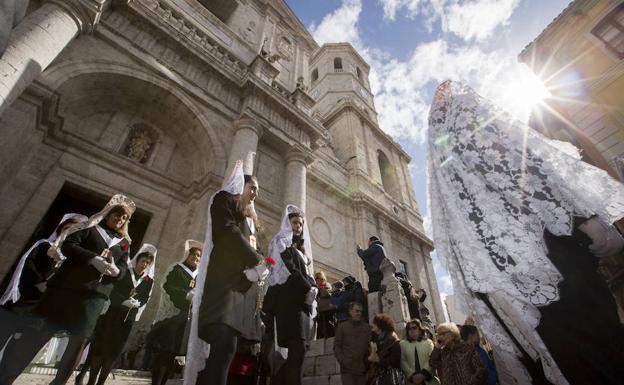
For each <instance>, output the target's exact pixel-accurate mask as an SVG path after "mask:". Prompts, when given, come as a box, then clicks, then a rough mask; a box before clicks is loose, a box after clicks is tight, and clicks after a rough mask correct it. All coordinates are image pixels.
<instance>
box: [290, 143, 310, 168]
mask: <svg viewBox="0 0 624 385" xmlns="http://www.w3.org/2000/svg"><path fill="white" fill-rule="evenodd" d="M284 160H286V163H291V162H299V163H302V164H303V165H304V166H306V167H307V166H308V165H309V164H310V163H312V161H313V160H314V158H313V157H312V153H311V152H310V150H308V149H307V148H305V147H303V146H300V145H294V146H292V147H290V148H289V149H288V151H287V152H286V155H285V156H284Z"/></svg>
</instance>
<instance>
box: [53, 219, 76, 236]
mask: <svg viewBox="0 0 624 385" xmlns="http://www.w3.org/2000/svg"><path fill="white" fill-rule="evenodd" d="M70 223H71V224H74V223H78V219H76V218H67V219H65V220H64V221H63V222H61V223H60V224H59V225H58V226H56V231H55V232H56V236H57V237H58V236H60V235H61V230H63V227H65V226H67V225H68V224H70Z"/></svg>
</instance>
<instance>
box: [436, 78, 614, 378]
mask: <svg viewBox="0 0 624 385" xmlns="http://www.w3.org/2000/svg"><path fill="white" fill-rule="evenodd" d="M428 147H429V154H428V177H429V199H430V205H431V215H432V220H433V235H434V240H435V244H436V250H437V254H438V256H439V257H440V259H441V261H442V262H443V263H444V264H445V265H446V267H447V269H448V271H449V273H450V275H451V278H452V281H453V287H454V292H455V293H457V294H458V297H459V304H460V306H461V307H462V308H463V309H464V311H466V312H467V313H470V314H474V315H475V318H477V320H478V322H479V323H480V325H481V327H482V329H483V332H484V333H485V334H486V336H487V338H488V340H489V341H491V343H492V344H493V345H495V346H496V348H497V349H499V351H500V353H501V355H503V356H504V357H505V361H506V362H505V364H506V366H507V368H508V370H510V371H512V372H514V374H515V375H516V376H517V377H516V378H517V379H518V380H519V381H520V382H521V383H524V381H528V380H527V379H528V374H527V373H526V372H525V371H524V369H523V367H522V365H521V364H520V363H519V362H518V360H517V357H518V356H519V351H518V349H517V348H516V346H515V344H514V343H513V342H512V340H511V339H510V338H509V335H508V334H507V333H506V332H505V331H504V329H503V328H502V327H501V325H500V324H499V323H498V321H497V320H496V318H495V317H494V315H493V314H492V312H491V311H490V310H489V309H488V308H487V306H486V305H485V303H483V302H482V301H480V300H479V299H478V298H476V297H475V296H474V295H473V294H472V293H474V292H479V293H486V294H487V295H488V298H489V299H490V301H491V303H492V306H493V307H494V308H495V309H496V313H497V314H498V315H499V316H500V317H501V319H502V320H503V321H504V322H505V324H506V326H507V327H508V328H509V330H510V331H511V332H512V333H513V335H514V337H515V338H516V339H517V340H518V341H519V342H520V344H521V345H522V347H523V348H524V349H525V350H526V351H527V352H528V353H529V354H530V355H531V356H532V357H533V358H534V359H537V358H539V359H541V360H542V363H543V364H544V370H545V374H546V376H547V378H548V379H549V380H550V381H551V382H553V383H554V384H567V383H568V382H567V381H566V379H565V378H564V377H563V375H562V374H561V372H560V370H559V368H558V367H557V365H556V364H555V362H554V361H553V359H552V357H551V356H550V354H549V352H548V350H547V349H546V347H545V345H544V343H543V342H542V340H541V339H540V337H539V335H538V334H537V332H536V331H535V327H536V326H537V325H538V324H539V320H540V313H539V310H538V309H537V307H539V306H546V305H548V304H550V303H552V302H555V301H557V300H558V299H559V289H558V283H559V282H560V281H561V279H562V276H561V274H560V273H559V271H558V270H557V269H556V268H555V266H554V265H553V264H552V263H551V262H550V260H549V259H548V257H547V250H546V246H545V244H544V240H543V232H544V229H548V230H549V231H550V232H551V233H553V234H555V235H569V234H571V232H572V230H573V218H574V217H575V216H579V217H590V216H592V215H598V216H599V217H601V218H603V219H605V220H606V221H608V222H609V223H612V222H614V221H615V220H617V219H619V218H621V217H622V216H624V186H623V185H622V184H621V183H619V182H618V181H616V180H614V179H612V178H611V177H610V176H609V175H608V174H607V173H606V172H605V171H603V170H601V169H598V168H596V167H594V166H591V165H589V164H588V163H585V162H583V161H581V160H580V156H579V154H578V151H572V150H571V149H572V146H571V145H563V144H562V143H561V142H557V141H553V140H549V139H546V138H545V137H543V136H542V135H541V134H539V133H537V132H535V131H534V130H532V129H530V128H529V127H528V126H526V125H524V124H522V123H521V122H519V121H517V120H515V119H513V118H511V116H509V115H508V114H506V113H505V112H503V111H501V110H499V109H498V108H496V107H495V106H493V105H492V104H491V103H489V102H487V101H485V100H483V99H482V98H481V97H479V96H478V95H477V94H476V93H475V92H474V91H473V90H472V89H470V88H468V87H466V86H464V85H462V84H459V83H453V82H450V81H447V82H445V83H443V84H441V85H440V86H439V87H438V91H437V93H436V96H435V98H434V102H433V105H432V107H431V110H430V115H429V133H428ZM527 383H528V382H527Z"/></svg>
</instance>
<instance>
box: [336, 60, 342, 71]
mask: <svg viewBox="0 0 624 385" xmlns="http://www.w3.org/2000/svg"><path fill="white" fill-rule="evenodd" d="M334 70H342V59H341V58H339V57H335V58H334Z"/></svg>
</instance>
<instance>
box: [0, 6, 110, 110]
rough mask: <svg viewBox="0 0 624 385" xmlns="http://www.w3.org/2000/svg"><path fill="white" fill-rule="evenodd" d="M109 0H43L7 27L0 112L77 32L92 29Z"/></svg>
mask: <svg viewBox="0 0 624 385" xmlns="http://www.w3.org/2000/svg"><path fill="white" fill-rule="evenodd" d="M109 4H110V0H54V1H50V2H46V3H44V4H43V5H42V6H41V7H40V8H39V9H37V10H36V11H34V12H32V13H31V14H29V15H28V16H26V17H25V18H24V20H22V21H21V23H20V24H18V25H17V27H15V29H14V30H13V31H11V35H10V38H9V44H8V47H7V49H6V51H5V52H4V55H3V56H2V58H1V59H0V115H1V114H2V112H3V111H4V110H5V109H6V108H7V107H8V106H9V105H10V104H11V103H12V102H13V101H14V100H15V99H17V98H18V97H19V96H20V95H21V94H22V92H23V91H24V90H25V89H26V87H28V86H29V85H30V84H31V83H32V81H33V80H35V79H36V78H37V77H38V76H39V75H40V74H41V72H43V71H44V70H45V69H46V68H47V67H48V66H49V65H50V63H52V61H53V60H54V59H55V58H56V57H57V56H58V55H59V54H60V53H61V52H62V51H63V49H64V48H65V47H66V46H67V45H68V44H69V43H70V42H71V41H72V40H73V39H74V38H75V37H76V36H78V34H80V33H81V32H89V31H92V30H93V28H95V26H96V25H97V23H98V21H99V19H100V15H101V14H102V12H103V10H104V9H105V8H106V7H107V6H109Z"/></svg>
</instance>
